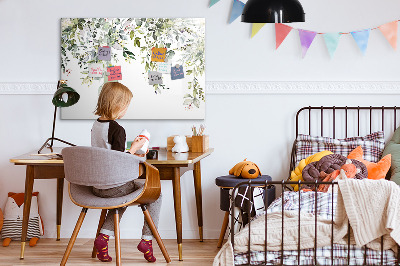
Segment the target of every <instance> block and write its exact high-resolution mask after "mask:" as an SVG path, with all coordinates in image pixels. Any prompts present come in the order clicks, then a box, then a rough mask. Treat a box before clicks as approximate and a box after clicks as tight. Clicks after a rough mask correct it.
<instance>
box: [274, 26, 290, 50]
mask: <svg viewBox="0 0 400 266" xmlns="http://www.w3.org/2000/svg"><path fill="white" fill-rule="evenodd" d="M292 29H293V28H292V27H290V26H288V25H285V24H281V23H275V41H276V49H278V47H279V46H280V45H281V44H282V42H283V41H284V40H285V38H286V36H288V34H289V32H290V31H291V30H292Z"/></svg>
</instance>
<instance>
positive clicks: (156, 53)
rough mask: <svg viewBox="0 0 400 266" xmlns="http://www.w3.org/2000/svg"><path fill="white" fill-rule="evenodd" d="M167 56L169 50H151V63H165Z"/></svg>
mask: <svg viewBox="0 0 400 266" xmlns="http://www.w3.org/2000/svg"><path fill="white" fill-rule="evenodd" d="M166 55H167V48H156V47H153V48H152V49H151V61H153V62H164V61H165V57H166Z"/></svg>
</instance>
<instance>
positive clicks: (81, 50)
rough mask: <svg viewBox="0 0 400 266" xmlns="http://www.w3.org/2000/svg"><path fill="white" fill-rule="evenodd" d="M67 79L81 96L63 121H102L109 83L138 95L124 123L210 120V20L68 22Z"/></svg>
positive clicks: (64, 44) (64, 40)
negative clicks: (98, 111)
mask: <svg viewBox="0 0 400 266" xmlns="http://www.w3.org/2000/svg"><path fill="white" fill-rule="evenodd" d="M77 44H79V45H77ZM189 48H190V49H189ZM171 62H173V65H172V66H171ZM176 64H179V67H178V69H175V70H174V73H171V70H172V69H173V68H174V66H175V65H176ZM101 71H103V72H101ZM122 72H123V73H122ZM149 73H151V74H150V76H149ZM61 78H62V79H66V80H68V85H69V86H70V87H72V88H74V89H75V90H76V91H77V92H78V93H79V94H80V95H81V98H80V100H79V102H78V103H77V104H75V105H73V106H71V107H70V108H63V109H62V110H61V118H62V119H96V118H97V117H96V116H95V115H94V113H93V112H94V110H95V108H96V104H97V99H98V96H99V92H100V91H101V88H102V87H103V85H104V84H105V83H106V82H120V83H122V84H124V85H125V86H127V87H128V88H129V89H130V90H131V91H132V92H133V95H134V96H133V97H134V103H135V104H132V105H131V106H130V107H129V108H128V111H127V113H126V115H125V116H124V119H204V117H205V19H204V18H63V19H61ZM176 79H179V80H180V81H179V82H177V81H175V80H176ZM149 102H151V104H152V111H151V112H148V103H149Z"/></svg>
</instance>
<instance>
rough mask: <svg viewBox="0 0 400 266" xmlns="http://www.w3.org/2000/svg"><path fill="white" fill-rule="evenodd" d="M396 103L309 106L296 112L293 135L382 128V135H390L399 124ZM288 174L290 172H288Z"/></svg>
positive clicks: (364, 132)
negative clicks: (386, 104)
mask: <svg viewBox="0 0 400 266" xmlns="http://www.w3.org/2000/svg"><path fill="white" fill-rule="evenodd" d="M398 111H400V107H396V106H390V107H387V106H379V107H377V106H368V107H365V106H328V107H325V106H308V107H303V108H301V109H300V110H299V111H298V112H297V114H296V137H297V136H298V135H299V134H308V135H313V136H324V137H332V138H347V137H356V136H363V135H367V134H369V133H372V132H375V131H379V130H382V131H383V132H384V134H385V139H386V140H387V139H388V138H390V137H391V135H392V133H393V132H394V130H395V129H396V128H397V126H398V122H397V118H398V115H397V112H398ZM295 156H296V154H295V143H294V144H293V149H292V154H291V162H290V171H292V170H293V169H294V168H295V167H296V165H294V164H295ZM289 176H290V172H289Z"/></svg>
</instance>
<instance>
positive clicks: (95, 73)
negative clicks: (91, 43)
mask: <svg viewBox="0 0 400 266" xmlns="http://www.w3.org/2000/svg"><path fill="white" fill-rule="evenodd" d="M103 75H104V69H103V64H101V63H95V64H90V65H89V77H91V78H102V77H103Z"/></svg>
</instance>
